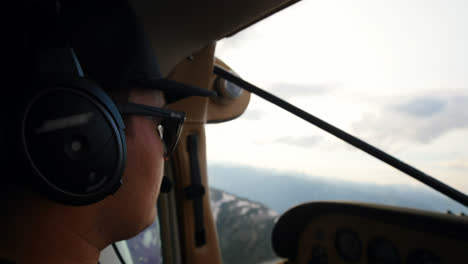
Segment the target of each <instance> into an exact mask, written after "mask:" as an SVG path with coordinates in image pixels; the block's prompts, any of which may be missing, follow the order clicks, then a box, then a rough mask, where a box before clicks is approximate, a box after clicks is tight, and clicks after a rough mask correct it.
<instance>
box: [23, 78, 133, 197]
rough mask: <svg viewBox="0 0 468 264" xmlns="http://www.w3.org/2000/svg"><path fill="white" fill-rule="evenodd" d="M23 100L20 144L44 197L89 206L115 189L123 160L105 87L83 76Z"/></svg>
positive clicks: (119, 126) (118, 120)
mask: <svg viewBox="0 0 468 264" xmlns="http://www.w3.org/2000/svg"><path fill="white" fill-rule="evenodd" d="M47 86H48V87H50V88H48V89H43V90H41V92H39V93H38V94H36V95H35V96H34V97H33V98H32V99H31V100H30V101H29V103H28V104H27V106H26V107H25V110H24V112H23V113H24V114H23V115H22V120H21V135H20V144H21V149H22V152H23V155H24V158H25V160H26V162H27V165H28V167H29V168H30V169H31V170H32V172H33V177H34V181H35V182H37V183H38V187H39V189H40V190H41V191H42V192H43V193H45V194H46V195H47V196H48V197H49V198H51V199H53V200H55V201H58V202H61V203H64V204H69V205H88V204H91V203H95V202H98V201H100V200H102V199H104V198H105V197H106V196H108V195H110V194H112V193H114V192H115V191H117V189H118V188H119V187H120V185H121V179H122V175H123V171H124V168H125V162H126V141H125V135H124V123H123V120H122V117H121V116H120V113H119V111H118V109H117V107H116V106H115V104H114V103H113V101H112V100H111V99H110V97H109V96H107V95H106V93H105V92H104V91H102V90H101V89H100V88H99V87H98V86H97V85H96V84H95V83H93V82H91V81H88V80H84V79H73V80H69V81H62V82H57V83H54V84H47Z"/></svg>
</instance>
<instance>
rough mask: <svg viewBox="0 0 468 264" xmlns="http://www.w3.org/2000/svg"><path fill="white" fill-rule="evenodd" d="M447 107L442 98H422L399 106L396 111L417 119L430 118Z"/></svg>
mask: <svg viewBox="0 0 468 264" xmlns="http://www.w3.org/2000/svg"><path fill="white" fill-rule="evenodd" d="M446 105H447V102H446V101H444V100H442V99H441V98H435V97H420V98H414V99H412V100H411V101H409V102H407V103H404V104H400V105H397V106H396V107H395V110H397V111H400V112H402V113H407V114H409V115H414V116H416V117H428V116H432V115H435V114H437V113H439V112H441V111H443V110H444V108H445V106H446Z"/></svg>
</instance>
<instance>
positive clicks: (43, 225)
mask: <svg viewBox="0 0 468 264" xmlns="http://www.w3.org/2000/svg"><path fill="white" fill-rule="evenodd" d="M31 201H32V199H21V200H19V202H17V203H15V204H13V205H11V204H10V205H9V207H8V208H9V209H7V211H6V214H5V215H4V216H2V218H3V219H2V220H0V234H2V239H0V258H6V259H9V260H12V261H15V262H16V263H49V264H55V263H57V264H58V263H71V264H78V263H79V264H88V263H89V264H96V263H98V260H99V253H100V251H101V250H102V249H103V248H104V247H105V246H106V245H104V243H99V241H98V240H96V238H97V237H98V236H97V235H96V234H95V233H96V230H93V229H92V228H88V227H92V226H93V225H92V223H91V222H90V221H91V220H89V219H92V217H89V215H88V217H86V215H85V214H84V213H85V210H84V209H83V208H78V207H68V206H62V205H58V204H55V203H52V202H50V201H47V200H44V199H37V197H35V199H34V203H32V202H31ZM59 207H60V208H59ZM80 214H81V215H80ZM80 216H81V217H80ZM83 216H84V217H83ZM87 221H88V223H87Z"/></svg>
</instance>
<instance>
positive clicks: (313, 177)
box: [207, 0, 468, 243]
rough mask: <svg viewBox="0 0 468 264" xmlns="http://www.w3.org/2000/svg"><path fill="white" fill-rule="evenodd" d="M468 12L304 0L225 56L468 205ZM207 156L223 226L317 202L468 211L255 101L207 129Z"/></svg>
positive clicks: (457, 4)
mask: <svg viewBox="0 0 468 264" xmlns="http://www.w3.org/2000/svg"><path fill="white" fill-rule="evenodd" d="M467 10H468V2H464V1H404V0H398V1H352V2H350V1H301V2H299V3H297V4H295V5H293V6H291V7H289V8H287V9H286V10H283V11H282V12H279V13H278V14H276V15H274V16H272V17H269V18H267V19H265V20H264V21H261V22H260V23H257V24H255V25H253V26H251V27H249V28H248V29H246V30H243V31H241V32H240V33H237V34H236V35H234V36H233V37H230V38H226V39H223V40H221V41H219V42H218V44H217V51H216V56H217V57H218V58H220V59H221V60H223V61H224V62H226V63H227V64H228V65H229V66H230V67H232V68H233V69H234V71H236V73H237V74H239V75H240V76H241V77H242V78H243V79H245V80H247V81H249V82H251V83H253V84H255V85H257V86H259V87H261V88H264V89H265V90H267V91H269V92H271V93H273V94H276V95H278V96H279V97H281V98H283V99H285V100H286V101H288V102H290V103H292V104H294V105H296V106H298V107H300V108H302V109H304V110H305V111H307V112H309V113H311V114H313V115H315V116H317V117H318V118H320V119H322V120H324V121H327V122H329V123H331V124H333V125H335V126H337V127H338V128H340V129H343V130H345V131H347V132H349V133H351V134H353V135H354V136H357V137H358V138H361V139H363V140H364V141H366V142H368V143H370V144H372V145H374V146H376V147H378V148H380V149H382V150H384V151H385V152H387V153H389V154H391V155H393V156H395V157H397V158H399V159H401V160H403V161H405V162H407V163H409V164H411V165H412V166H414V167H416V168H418V169H419V170H421V171H423V172H425V173H427V174H429V175H431V176H433V177H435V178H437V179H439V180H440V181H442V182H444V183H447V184H449V185H450V186H452V187H454V188H456V189H458V190H460V191H461V192H464V193H465V194H466V193H468V177H467V175H468V141H467V140H466V138H468V89H467V88H468V72H467V69H468V51H467V49H466V47H467V46H468V35H467V32H468V17H467V16H466V15H465V14H466V11H467ZM207 155H208V156H207V158H208V166H209V177H210V178H209V180H210V185H211V186H212V187H214V188H215V191H216V193H214V194H215V198H213V197H212V200H213V199H214V201H213V202H212V205H213V206H214V209H213V211H214V212H215V217H218V220H217V221H219V217H220V212H221V211H222V210H221V209H223V208H222V207H220V205H222V204H223V203H224V204H225V203H228V202H230V201H231V202H233V201H236V199H241V200H237V204H238V205H242V204H244V205H245V204H246V203H247V202H248V201H251V202H258V203H259V204H261V205H262V206H265V208H267V209H265V210H267V211H265V212H269V213H270V214H272V215H273V214H275V213H277V214H280V213H283V212H284V211H285V210H287V209H288V208H290V207H292V206H293V205H296V204H298V203H301V202H306V201H317V200H348V201H363V202H373V203H382V204H389V205H398V206H406V207H412V208H420V209H425V210H433V211H439V212H447V210H450V211H453V212H456V213H460V212H461V211H463V210H465V208H464V207H463V206H462V205H460V204H458V203H456V202H454V201H453V200H451V199H449V198H446V197H445V196H444V195H441V194H438V193H437V192H435V191H433V190H432V189H430V188H429V187H426V186H425V185H423V184H421V183H419V182H418V181H416V180H414V179H413V178H411V177H408V176H406V175H405V174H403V173H401V172H399V171H397V170H396V169H394V168H392V167H390V166H388V165H386V164H384V163H382V162H380V161H378V160H377V159H375V158H373V157H371V156H369V155H368V154H366V153H364V152H362V151H360V150H358V149H356V148H354V147H352V146H350V145H348V144H347V143H344V142H342V141H341V140H339V139H337V138H335V137H334V136H332V135H329V134H327V133H326V132H323V131H321V130H320V129H318V128H316V127H314V126H312V125H310V124H308V123H306V122H305V121H303V120H301V119H299V118H297V117H295V116H293V115H291V114H289V113H287V112H286V111H284V110H282V109H280V108H278V107H276V106H274V105H272V104H270V103H269V102H266V101H264V100H263V99H261V98H259V97H257V96H255V95H252V98H251V102H250V105H249V107H248V109H247V110H246V112H245V113H244V114H243V115H242V116H241V117H239V118H238V119H236V120H234V121H231V122H226V123H223V124H216V125H208V126H207ZM220 190H221V191H223V192H225V193H222V194H220V193H218V191H220ZM216 198H217V199H216ZM242 199H243V200H242ZM255 206H257V207H258V205H252V204H251V205H250V207H244V209H242V210H241V209H240V210H239V212H238V213H241V212H243V213H244V215H245V214H246V213H248V211H249V210H253V209H255V208H256V207H255ZM245 208H246V209H245ZM249 208H250V209H249ZM257 209H258V208H257ZM268 210H271V211H268ZM465 213H466V212H465ZM221 243H222V238H221Z"/></svg>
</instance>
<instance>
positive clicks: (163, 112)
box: [0, 0, 212, 264]
mask: <svg viewBox="0 0 468 264" xmlns="http://www.w3.org/2000/svg"><path fill="white" fill-rule="evenodd" d="M23 8H24V10H23V11H24V12H23V13H24V14H25V16H24V17H23V22H24V23H19V24H21V25H20V26H17V27H16V28H15V29H18V30H11V32H10V33H12V36H16V38H15V37H12V38H10V40H11V41H12V43H16V44H15V45H12V46H15V47H11V48H12V49H15V48H16V49H17V50H12V51H11V52H10V54H9V55H8V56H7V57H8V59H7V60H5V61H9V62H10V67H9V72H8V76H7V77H8V81H6V82H5V83H4V85H5V86H6V87H7V88H8V89H3V91H4V94H3V96H4V97H3V98H6V100H4V102H3V103H2V105H1V108H2V113H1V114H2V121H3V122H2V123H3V124H8V125H3V126H2V130H1V136H2V140H1V143H2V155H3V156H2V162H3V164H2V165H3V166H4V168H7V169H10V170H11V171H12V172H11V173H8V174H3V175H2V176H3V177H2V186H3V190H2V192H1V194H0V195H1V197H0V209H1V210H2V217H1V218H0V234H1V239H0V263H47V264H54V263H60V264H63V263H70V264H75V263H76V264H78V263H79V264H85V263H90V264H91V263H92V264H96V263H98V259H99V255H100V251H101V250H103V249H104V248H105V247H107V246H109V245H110V244H111V243H113V242H116V241H120V240H124V239H128V238H131V237H133V236H135V235H137V234H138V233H139V232H141V231H142V230H144V229H145V228H146V227H148V226H150V225H151V224H152V223H153V222H154V220H155V217H156V200H157V198H158V195H159V190H160V186H161V181H162V179H163V166H164V159H165V157H167V156H169V155H170V152H171V151H172V150H173V149H174V147H175V146H174V145H175V144H176V143H177V138H178V136H179V133H180V129H181V126H182V124H183V121H184V117H183V113H178V112H173V111H170V110H168V109H165V108H164V107H165V105H166V104H168V103H172V102H174V101H177V100H180V99H182V98H185V97H188V96H210V95H212V93H211V92H210V91H208V90H205V89H201V88H197V87H192V86H188V85H184V84H181V83H177V82H174V81H170V80H167V79H164V78H163V77H162V76H161V73H160V70H159V67H158V63H157V60H156V57H155V55H154V53H153V50H152V48H151V45H150V42H149V40H148V38H147V36H146V35H145V33H144V30H143V27H142V25H141V24H140V22H139V21H138V19H137V16H136V15H135V13H134V12H133V10H132V8H131V7H130V4H129V3H127V2H126V1H125V0H112V1H108V0H102V1H91V0H76V1H63V2H59V1H29V2H28V4H27V5H25V7H23ZM15 22H16V23H18V19H16V21H15ZM20 22H21V21H20ZM12 26H13V25H12ZM15 39H16V40H18V41H17V42H14V40H15ZM18 43H20V44H18ZM5 61H4V62H5ZM5 63H6V62H5ZM2 68H3V67H2ZM5 86H4V87H5ZM7 113H8V114H7ZM106 133H107V134H106ZM119 133H121V134H119ZM100 140H101V141H100ZM5 161H6V162H5Z"/></svg>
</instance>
